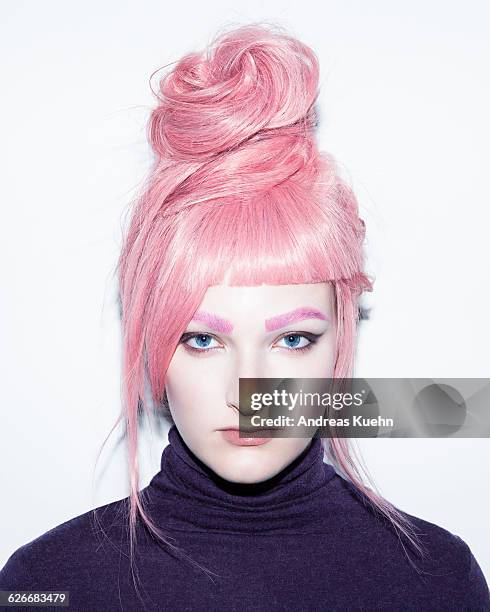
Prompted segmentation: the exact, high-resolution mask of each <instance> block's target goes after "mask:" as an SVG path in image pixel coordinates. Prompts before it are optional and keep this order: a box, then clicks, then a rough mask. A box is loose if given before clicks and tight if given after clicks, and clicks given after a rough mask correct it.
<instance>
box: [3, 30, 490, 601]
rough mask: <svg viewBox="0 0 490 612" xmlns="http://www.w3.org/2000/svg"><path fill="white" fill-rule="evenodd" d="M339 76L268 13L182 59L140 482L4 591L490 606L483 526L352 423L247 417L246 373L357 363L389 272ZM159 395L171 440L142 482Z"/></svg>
mask: <svg viewBox="0 0 490 612" xmlns="http://www.w3.org/2000/svg"><path fill="white" fill-rule="evenodd" d="M318 79H319V66H318V61H317V58H316V56H315V54H314V53H313V51H312V50H311V49H310V48H308V47H307V46H306V45H304V44H303V43H301V42H300V41H299V40H297V39H295V38H293V37H291V36H289V35H288V34H287V33H285V32H284V31H281V30H280V29H279V28H273V27H270V26H267V27H264V26H261V25H255V24H254V25H251V26H247V27H242V28H238V29H236V30H232V31H230V32H227V33H225V34H222V35H221V36H219V37H217V38H216V39H215V40H214V41H213V43H212V44H211V45H210V47H209V48H208V49H206V50H205V51H204V52H202V53H191V54H189V55H187V56H185V57H184V58H182V59H181V61H180V62H178V63H177V64H176V65H175V66H174V68H173V70H171V71H170V72H169V73H168V74H167V75H166V76H164V77H163V78H162V80H161V82H160V91H159V94H158V105H157V107H156V108H155V109H154V110H153V112H152V114H151V117H150V122H149V130H148V134H149V139H150V142H151V145H152V147H153V150H154V152H155V154H156V159H155V164H154V166H153V168H152V170H151V174H150V176H149V179H148V182H147V184H146V185H145V188H144V190H143V191H142V193H141V194H140V196H139V197H138V199H137V202H136V205H135V207H134V210H133V214H132V218H131V223H130V226H129V229H128V232H127V235H126V236H125V242H124V245H123V249H122V252H121V257H120V261H119V266H118V272H119V286H120V306H121V317H122V328H123V342H124V344H123V347H124V372H123V374H124V376H123V407H122V411H121V415H120V418H119V420H118V423H119V422H120V421H123V422H124V424H125V426H126V432H127V440H128V449H129V464H130V465H129V468H130V494H129V496H128V497H126V498H124V499H122V500H118V501H116V502H113V503H110V504H107V505H105V506H102V507H99V508H96V509H95V510H93V511H91V512H87V513H86V514H83V515H81V516H78V517H76V518H73V519H71V520H69V521H67V522H66V523H63V524H62V525H59V526H58V527H56V528H54V529H52V530H50V531H48V532H47V533H45V534H44V535H42V536H40V537H39V538H37V539H35V540H34V541H32V542H29V543H27V544H25V545H24V546H22V547H21V548H19V549H18V550H17V551H15V552H14V554H13V555H12V556H11V557H10V559H9V560H8V562H7V564H6V565H5V567H4V568H3V570H2V572H1V574H0V589H3V590H8V591H55V592H56V591H58V592H59V591H68V592H69V606H70V608H71V609H72V610H83V611H87V610H103V611H108V610H131V611H132V610H144V609H146V610H264V611H265V610H267V611H272V610H287V611H290V610H374V609H376V610H412V609H418V610H431V611H434V610H475V611H476V610H479V611H482V610H490V598H489V592H488V587H487V584H486V581H485V578H484V576H483V574H482V571H481V569H480V567H479V566H478V564H477V562H476V559H475V557H474V556H473V554H472V552H471V551H470V549H469V548H468V546H467V544H466V543H465V542H464V541H463V540H462V539H461V538H459V537H458V536H457V535H454V534H452V533H450V532H448V531H447V530H445V529H443V528H441V527H439V526H437V525H434V524H432V523H429V522H427V521H424V520H422V519H420V518H417V517H414V516H411V515H408V514H407V513H405V512H402V511H401V510H399V509H397V508H395V507H394V506H393V505H392V504H390V503H389V502H388V501H387V500H385V499H383V498H382V497H381V496H379V495H378V494H377V493H376V492H375V491H373V490H372V489H371V488H369V487H367V486H366V485H365V484H364V483H363V481H362V479H361V476H360V471H359V468H358V466H357V465H356V462H355V461H354V458H353V456H352V453H351V450H350V447H349V441H348V439H345V438H342V439H341V438H335V437H332V438H319V437H312V438H309V439H302V438H269V439H267V438H265V439H247V438H240V437H239V436H238V434H237V431H236V430H237V429H238V425H239V414H240V404H239V397H238V388H239V386H238V381H239V378H245V377H256V378H262V377H263V378H276V377H284V378H296V377H308V378H323V377H326V378H328V377H335V378H345V377H350V376H352V373H353V369H354V356H355V339H356V326H357V323H358V320H359V297H360V295H361V293H362V292H363V291H366V290H367V291H370V290H371V289H372V280H371V279H370V278H369V277H368V276H367V275H366V274H365V273H364V272H363V253H362V246H363V240H364V233H365V227H364V222H363V221H362V219H360V218H359V216H358V206H357V202H356V199H355V196H354V194H353V193H352V191H351V189H350V188H349V187H348V185H347V184H346V183H345V182H344V181H343V180H342V179H341V178H340V175H339V172H338V171H337V168H336V165H335V161H334V159H333V158H332V157H331V156H329V155H327V154H324V153H320V152H319V151H318V149H317V146H316V143H315V137H314V128H315V125H316V113H315V107H314V104H315V101H316V98H317V94H318ZM155 408H156V410H157V411H158V412H159V413H160V414H163V415H165V417H166V418H167V419H168V420H169V423H170V424H171V427H170V431H169V435H168V438H169V445H167V446H166V447H165V449H164V450H163V454H162V459H161V470H160V471H159V472H158V473H157V474H156V475H155V476H154V478H153V479H152V480H151V482H150V483H149V485H148V486H147V487H145V488H144V489H142V490H141V491H140V490H139V486H138V483H139V473H138V463H137V441H138V435H137V434H138V430H137V424H138V416H139V414H140V412H141V411H142V410H145V411H147V412H148V413H150V412H151V411H152V410H153V409H155ZM116 424H117V423H116ZM324 459H327V461H324Z"/></svg>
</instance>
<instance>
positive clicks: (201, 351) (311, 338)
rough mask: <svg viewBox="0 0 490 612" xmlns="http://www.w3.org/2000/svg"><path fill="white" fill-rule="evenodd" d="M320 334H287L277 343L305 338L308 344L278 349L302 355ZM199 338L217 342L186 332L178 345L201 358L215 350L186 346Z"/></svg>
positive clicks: (205, 334) (196, 333)
mask: <svg viewBox="0 0 490 612" xmlns="http://www.w3.org/2000/svg"><path fill="white" fill-rule="evenodd" d="M321 335H322V334H313V333H311V332H288V333H287V334H284V335H282V336H281V337H280V338H278V339H277V342H280V341H281V340H282V339H283V338H289V336H299V337H300V338H306V339H307V340H308V341H309V344H307V345H306V346H301V347H299V348H287V347H284V346H282V347H279V348H283V349H285V350H286V351H289V352H293V353H304V352H306V351H309V350H311V349H312V348H313V345H314V344H316V343H317V341H318V338H319V337H320V336H321ZM199 336H206V337H208V338H213V339H214V340H216V341H217V339H216V338H215V337H214V336H213V334H208V333H204V332H187V333H186V334H183V335H182V337H181V339H180V344H183V345H184V348H185V350H187V351H190V352H191V353H193V354H194V355H196V354H197V355H198V356H202V355H203V354H204V353H209V352H210V351H213V350H215V348H217V347H214V348H207V349H206V348H204V349H202V348H201V349H198V348H195V347H194V346H190V345H189V344H187V341H188V340H191V339H192V338H196V337H199Z"/></svg>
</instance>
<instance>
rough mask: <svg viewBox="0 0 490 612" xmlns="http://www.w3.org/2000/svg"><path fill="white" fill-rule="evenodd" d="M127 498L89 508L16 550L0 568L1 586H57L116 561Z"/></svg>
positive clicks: (122, 536)
mask: <svg viewBox="0 0 490 612" xmlns="http://www.w3.org/2000/svg"><path fill="white" fill-rule="evenodd" d="M127 514H128V498H124V499H120V500H117V501H115V502H111V503H109V504H106V505H104V506H99V507H98V508H95V509H93V510H89V511H88V512H85V513H83V514H81V515H79V516H76V517H74V518H72V519H70V520H68V521H65V522H63V523H61V524H59V525H57V526H56V527H53V528H52V529H50V530H49V531H46V532H45V533H43V534H42V535H40V536H38V537H37V538H35V539H34V540H32V541H30V542H27V543H26V544H24V545H22V546H20V547H19V548H18V549H17V550H15V551H14V552H13V553H12V554H11V555H10V557H9V558H8V559H7V562H6V564H5V565H4V567H3V568H2V570H1V571H0V589H3V590H13V589H22V590H26V589H29V588H31V589H33V588H36V589H45V590H48V589H49V588H55V587H56V585H57V584H58V588H59V587H62V586H63V582H64V583H65V584H66V582H65V581H66V580H70V579H72V578H74V577H77V580H79V579H81V578H83V573H84V572H85V573H86V577H87V578H89V575H90V568H91V566H92V563H93V562H94V561H95V562H96V563H97V567H98V568H99V567H100V566H101V565H102V566H103V565H104V562H106V563H107V564H111V563H112V562H113V557H114V551H115V549H117V548H118V547H119V550H121V544H122V542H123V540H124V534H125V532H126V531H127V530H126V525H127V520H128V519H127Z"/></svg>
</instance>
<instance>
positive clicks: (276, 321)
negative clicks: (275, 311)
mask: <svg viewBox="0 0 490 612" xmlns="http://www.w3.org/2000/svg"><path fill="white" fill-rule="evenodd" d="M305 319H322V320H323V321H327V317H326V316H325V315H324V314H323V312H320V310H318V309H317V308H310V307H308V306H301V307H300V308H295V309H294V310H290V311H289V312H285V313H283V314H280V315H276V316H275V317H272V318H270V319H267V320H266V321H265V329H266V331H268V332H269V331H274V330H276V329H280V328H281V327H285V326H286V325H291V323H295V322H296V321H304V320H305Z"/></svg>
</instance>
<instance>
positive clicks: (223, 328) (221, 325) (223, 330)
mask: <svg viewBox="0 0 490 612" xmlns="http://www.w3.org/2000/svg"><path fill="white" fill-rule="evenodd" d="M192 320H193V321H199V322H200V323H205V324H206V325H207V326H208V327H210V328H211V329H214V331H216V332H218V333H219V334H231V332H232V331H233V325H232V324H231V323H230V321H228V320H227V319H222V318H221V317H218V315H215V314H213V313H212V312H206V311H205V310H198V311H197V312H196V313H195V314H194V316H193V317H192Z"/></svg>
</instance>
